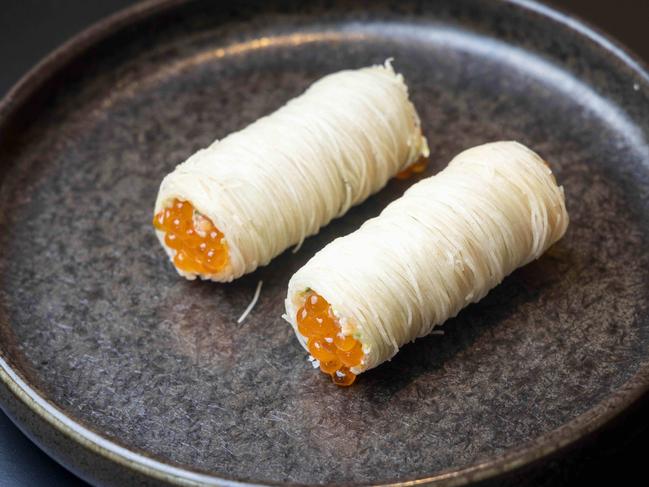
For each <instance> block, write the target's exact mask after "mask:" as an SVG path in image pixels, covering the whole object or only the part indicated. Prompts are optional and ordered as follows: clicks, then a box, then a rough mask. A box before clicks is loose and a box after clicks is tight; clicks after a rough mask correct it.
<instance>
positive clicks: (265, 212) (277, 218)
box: [153, 62, 428, 281]
mask: <svg viewBox="0 0 649 487" xmlns="http://www.w3.org/2000/svg"><path fill="white" fill-rule="evenodd" d="M427 155H428V146H427V143H426V138H425V137H424V136H423V135H422V132H421V128H420V122H419V117H418V115H417V112H416V110H415V107H414V106H413V104H412V103H411V102H410V100H409V99H408V88H407V87H406V84H405V83H404V80H403V77H402V76H401V75H400V74H397V73H395V71H394V70H393V68H392V66H391V65H390V63H389V62H386V64H385V65H380V66H372V67H368V68H364V69H358V70H349V71H341V72H339V73H335V74H332V75H329V76H326V77H324V78H322V79H320V80H319V81H317V82H316V83H314V84H313V85H312V86H311V87H310V88H309V89H308V90H307V91H306V92H305V93H304V94H302V95H301V96H298V97H297V98H294V99H293V100H291V101H289V102H288V103H287V104H286V105H284V106H283V107H281V108H280V109H278V110H277V111H276V112H274V113H272V114H271V115H268V116H266V117H263V118H260V119H259V120H257V121H256V122H254V123H252V124H251V125H249V126H247V127H246V128H244V129H243V130H241V131H239V132H235V133H232V134H230V135H228V136H227V137H226V138H224V139H223V140H220V141H216V142H214V143H213V144H212V145H211V146H209V147H208V148H206V149H203V150H200V151H198V152H197V153H196V154H194V155H192V156H191V157H190V158H189V159H187V161H185V162H184V163H182V164H180V165H179V166H177V167H176V169H175V170H174V171H173V172H172V173H171V174H169V175H168V176H166V177H165V178H164V180H163V181H162V184H161V185H160V190H159V192H158V197H157V201H156V204H155V210H154V219H153V224H154V226H155V228H156V233H157V236H158V238H159V240H160V243H161V244H162V246H163V247H164V249H165V251H166V252H167V254H168V256H169V258H170V259H171V261H172V262H173V264H174V266H175V267H176V269H177V271H178V272H179V273H180V274H181V275H182V276H184V277H186V278H187V279H195V278H196V277H197V276H198V277H200V278H202V279H211V280H213V281H231V280H232V279H236V278H238V277H240V276H242V275H243V274H246V273H248V272H252V271H254V270H255V269H256V268H257V267H259V266H261V265H266V264H268V262H270V260H271V259H272V258H273V257H275V256H277V255H278V254H280V253H281V252H282V251H284V250H285V249H286V248H288V247H291V246H299V245H300V244H301V243H302V241H303V240H304V239H305V238H306V237H307V236H309V235H313V234H315V233H317V232H318V230H319V229H320V227H322V226H324V225H326V224H327V223H329V222H330V221H331V220H332V219H333V218H336V217H339V216H341V215H343V214H344V213H345V212H347V210H349V208H350V207H352V206H353V205H356V204H358V203H360V202H362V201H363V200H365V199H366V198H367V197H368V196H370V195H371V194H373V193H375V192H376V191H378V190H379V189H381V188H382V187H383V186H384V185H385V184H386V182H387V181H388V180H389V179H390V178H391V177H393V176H396V175H399V176H401V177H403V176H407V175H408V174H409V173H411V172H417V171H420V170H421V162H420V161H421V159H422V158H425V157H426V156H427Z"/></svg>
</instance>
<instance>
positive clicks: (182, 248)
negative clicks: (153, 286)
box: [153, 200, 228, 274]
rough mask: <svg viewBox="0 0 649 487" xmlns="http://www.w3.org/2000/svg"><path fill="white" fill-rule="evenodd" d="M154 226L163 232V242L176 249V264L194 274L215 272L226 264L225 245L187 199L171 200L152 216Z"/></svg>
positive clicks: (226, 252)
mask: <svg viewBox="0 0 649 487" xmlns="http://www.w3.org/2000/svg"><path fill="white" fill-rule="evenodd" d="M153 226H154V227H155V228H156V229H157V230H160V231H163V232H166V233H165V244H166V245H167V246H168V247H169V248H171V249H173V250H174V251H175V255H174V258H173V261H174V264H175V265H176V267H177V268H178V269H180V270H182V271H185V272H192V273H195V274H215V273H217V272H219V271H221V270H223V268H224V267H225V265H226V264H227V263H228V246H227V244H226V243H225V240H224V239H223V234H222V233H221V232H220V231H219V229H218V228H216V227H215V226H214V225H213V224H212V222H211V221H210V220H209V219H208V218H206V217H204V216H203V215H201V214H200V213H199V212H198V211H196V210H195V209H194V207H193V206H192V204H191V203H190V202H189V201H180V200H174V201H173V203H172V205H171V206H169V207H168V208H165V209H164V210H162V211H161V212H160V213H158V214H156V215H155V216H154V217H153Z"/></svg>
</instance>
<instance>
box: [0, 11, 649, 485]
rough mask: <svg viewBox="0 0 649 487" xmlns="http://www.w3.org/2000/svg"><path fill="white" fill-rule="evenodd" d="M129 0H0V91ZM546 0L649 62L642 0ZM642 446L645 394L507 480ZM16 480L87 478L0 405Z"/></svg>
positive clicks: (634, 467) (543, 480)
mask: <svg viewBox="0 0 649 487" xmlns="http://www.w3.org/2000/svg"><path fill="white" fill-rule="evenodd" d="M131 3H133V1H132V0H101V1H90V2H89V1H87V0H3V1H2V2H0V96H2V95H4V93H5V92H6V91H7V90H8V89H9V87H10V86H11V85H12V84H13V83H14V82H15V81H16V80H17V79H18V78H19V77H20V76H21V75H22V74H24V73H25V72H26V71H27V70H28V69H29V68H30V67H31V66H33V65H34V64H35V63H36V62H37V61H38V60H39V59H40V58H42V57H43V56H44V55H46V54H47V53H48V52H49V51H50V50H52V49H53V48H55V47H56V46H58V45H59V44H61V43H62V42H63V41H65V40H66V39H68V38H69V37H70V36H72V35H74V34H75V33H77V32H78V31H80V30H81V29H83V28H84V27H86V26H87V25H89V24H90V23H92V22H94V21H96V20H98V19H100V18H101V17H103V16H105V15H106V14H108V13H111V12H113V11H115V10H118V9H120V8H122V7H124V6H127V5H129V4H131ZM552 3H553V4H555V5H557V6H559V7H562V8H563V9H565V10H567V11H571V12H573V13H576V14H577V15H578V16H580V17H581V18H582V19H585V20H587V21H589V22H590V23H591V24H593V25H595V26H596V27H599V28H600V29H601V30H603V31H605V32H607V33H609V34H611V35H612V36H613V37H615V38H617V39H619V40H620V41H622V42H623V43H624V44H625V45H627V46H628V47H629V48H630V49H632V50H633V51H635V52H636V53H637V54H639V55H640V56H641V57H643V58H644V59H645V61H647V62H649V43H647V42H646V27H647V25H646V24H647V22H646V21H647V19H648V18H649V1H647V0H618V1H616V2H610V1H608V0H555V1H553V2H552ZM647 451H649V401H644V402H643V403H641V404H640V405H638V406H637V407H636V408H635V409H634V410H633V411H632V412H631V413H629V414H627V415H625V417H624V418H622V419H621V420H619V421H617V423H616V424H615V425H613V426H611V427H609V428H608V429H607V430H606V431H604V432H601V433H599V434H598V435H596V436H595V437H594V438H593V439H592V441H590V442H588V443H586V444H583V445H581V446H579V447H577V448H573V449H571V450H570V451H569V452H568V453H567V454H564V455H562V456H561V457H559V458H556V459H553V460H550V461H546V462H544V463H543V464H540V465H537V466H535V467H533V468H531V469H529V470H527V471H526V472H523V473H521V474H520V475H521V477H522V478H519V479H518V480H517V481H515V482H514V483H515V484H516V483H521V481H522V483H524V484H525V485H531V486H532V485H533V486H541V485H543V486H549V485H572V484H574V483H576V482H577V481H581V482H583V481H587V482H589V483H591V484H597V485H599V484H601V483H604V482H605V483H613V484H616V485H619V484H620V483H621V482H623V481H624V480H623V479H625V478H635V481H634V484H638V485H639V484H646V482H647V480H648V479H649V475H648V474H647V471H646V469H645V466H644V461H645V456H646V452H647ZM641 479H644V481H643V480H641ZM510 483H511V482H510ZM489 484H490V485H491V484H494V483H493V482H491V483H489ZM19 485H20V486H23V485H30V486H59V485H60V486H62V485H66V486H67V485H86V484H85V483H84V482H83V481H81V480H79V479H77V478H76V477H74V476H73V475H72V474H70V473H68V472H67V471H66V470H64V469H63V468H62V467H60V466H58V464H56V463H55V462H54V461H52V460H51V459H50V458H49V457H48V456H47V455H46V454H45V453H43V452H42V451H41V450H39V449H38V448H37V447H36V446H35V445H34V444H33V443H31V442H30V440H29V439H27V438H26V437H25V436H24V435H23V434H22V433H21V432H20V431H19V430H18V429H17V428H16V427H15V426H14V425H13V424H12V423H11V421H10V420H9V419H8V418H7V417H6V416H5V415H4V414H2V412H0V487H5V486H19Z"/></svg>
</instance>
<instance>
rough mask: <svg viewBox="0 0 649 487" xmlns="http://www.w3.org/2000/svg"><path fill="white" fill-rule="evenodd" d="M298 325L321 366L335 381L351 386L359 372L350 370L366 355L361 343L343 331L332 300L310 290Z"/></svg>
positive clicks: (298, 312)
mask: <svg viewBox="0 0 649 487" xmlns="http://www.w3.org/2000/svg"><path fill="white" fill-rule="evenodd" d="M297 329H298V331H299V332H300V334H301V335H302V336H304V337H305V338H306V339H307V348H308V349H309V352H310V353H311V355H312V356H313V357H314V358H315V359H317V360H318V361H319V362H320V370H322V372H324V373H325V374H329V375H330V376H331V379H332V380H333V382H334V384H337V385H339V386H350V385H352V384H353V383H354V381H355V380H356V375H355V374H354V373H352V371H351V370H350V369H351V368H352V367H356V366H358V365H360V363H361V360H362V359H363V355H364V354H363V347H362V346H361V343H360V342H359V341H358V340H356V339H355V338H354V337H352V336H351V335H343V334H342V332H341V329H340V325H339V324H338V319H337V318H336V317H335V316H334V314H333V311H332V309H331V306H330V305H329V303H328V302H327V301H326V300H325V299H324V298H323V297H322V296H320V295H319V294H317V293H315V292H313V291H309V292H308V293H307V295H306V298H305V300H304V305H303V306H302V307H301V308H300V309H298V311H297Z"/></svg>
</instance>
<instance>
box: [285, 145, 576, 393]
mask: <svg viewBox="0 0 649 487" xmlns="http://www.w3.org/2000/svg"><path fill="white" fill-rule="evenodd" d="M567 226H568V213H567V212H566V206H565V199H564V193H563V188H562V187H560V186H558V185H557V182H556V180H555V178H554V176H553V175H552V171H551V170H550V168H549V167H548V165H547V164H546V163H545V162H544V161H543V159H541V158H540V157H539V156H538V155H537V154H536V153H534V152H532V151H531V150H530V149H528V148H526V147H525V146H523V145H521V144H519V143H517V142H495V143H491V144H485V145H481V146H478V147H474V148H472V149H469V150H466V151H464V152H462V153H461V154H459V155H458V156H456V157H455V158H454V159H453V160H452V161H451V162H450V164H449V165H448V167H447V168H446V169H444V170H443V171H442V172H440V173H439V174H437V175H436V176H433V177H430V178H426V179H423V180H421V181H420V182H418V183H416V184H415V185H413V186H412V187H411V188H410V189H408V190H407V191H406V192H405V193H404V195H403V196H402V197H401V198H399V199H398V200H396V201H394V202H392V203H391V204H390V205H388V206H387V207H386V208H385V209H384V210H383V212H382V213H381V214H380V215H379V216H378V217H376V218H373V219H371V220H368V221H367V222H365V223H364V224H363V225H362V226H361V227H360V228H359V229H358V230H357V231H355V232H354V233H351V234H349V235H347V236H345V237H341V238H338V239H336V240H334V241H333V242H331V243H330V244H329V245H327V246H326V247H324V248H323V249H322V250H320V251H319V252H318V253H317V254H315V256H314V257H313V258H312V259H311V260H309V261H308V262H307V263H306V264H305V265H304V266H303V267H302V268H301V269H300V270H298V271H297V272H296V273H295V274H294V275H293V277H292V278H291V280H290V282H289V285H288V295H287V298H286V315H285V318H286V319H287V321H289V323H290V324H291V325H292V327H293V329H294V330H295V333H296V335H297V338H298V339H299V341H300V343H301V344H302V346H303V347H304V348H306V349H307V350H308V352H309V353H310V354H311V357H310V360H311V361H312V362H313V363H314V364H315V365H319V367H320V369H321V370H322V371H323V372H325V373H327V374H330V375H331V377H332V379H333V381H334V382H335V383H336V384H339V385H343V386H345V385H350V384H352V383H353V382H354V380H355V378H356V375H358V374H360V373H362V372H365V371H366V370H369V369H371V368H373V367H376V366H377V365H379V364H381V363H383V362H385V361H386V360H389V359H390V358H392V357H393V356H394V355H395V354H396V353H397V352H398V351H399V348H400V347H401V346H403V345H404V344H406V343H408V342H411V341H413V340H415V339H416V338H418V337H422V336H425V335H427V334H429V333H430V332H431V331H432V329H433V327H435V326H436V325H439V324H441V323H443V322H444V321H446V320H447V319H449V318H451V317H453V316H455V315H456V314H457V313H458V312H459V311H460V310H461V309H462V308H464V307H465V306H466V305H468V304H469V303H475V302H477V301H479V300H480V299H482V298H483V297H484V296H485V295H486V294H487V292H488V291H489V290H490V289H492V288H493V287H495V286H496V285H497V284H499V283H500V282H501V281H502V280H503V278H504V277H505V276H507V275H508V274H509V273H511V272H512V271H514V270H515V269H516V268H517V267H520V266H522V265H525V264H527V263H528V262H530V261H532V260H534V259H537V258H538V257H540V256H541V255H542V254H543V252H545V251H546V249H547V248H548V247H550V246H551V245H552V244H553V243H555V242H556V241H557V240H559V239H560V238H561V237H562V236H563V234H564V233H565V231H566V228H567Z"/></svg>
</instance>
